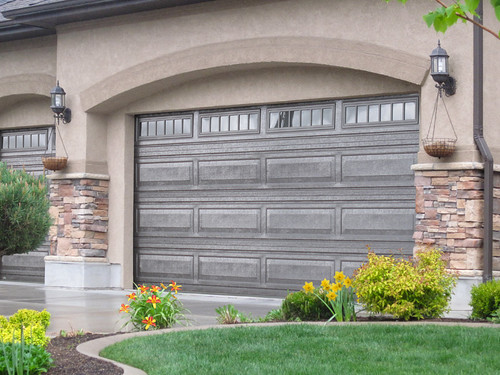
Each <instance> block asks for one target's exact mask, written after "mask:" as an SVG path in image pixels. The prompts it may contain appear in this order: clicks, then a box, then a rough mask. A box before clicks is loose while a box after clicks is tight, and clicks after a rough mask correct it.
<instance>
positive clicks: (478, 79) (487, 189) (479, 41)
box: [473, 0, 493, 282]
mask: <svg viewBox="0 0 500 375" xmlns="http://www.w3.org/2000/svg"><path fill="white" fill-rule="evenodd" d="M476 12H477V17H474V18H475V20H476V21H477V22H479V23H481V24H482V23H483V1H482V0H481V1H480V2H479V6H478V8H477V10H476ZM473 48H474V101H473V107H474V109H473V112H474V142H475V143H476V145H477V148H478V149H479V153H480V154H481V157H482V159H483V162H484V236H483V238H484V241H483V249H484V251H483V282H486V281H489V280H491V279H492V278H493V156H492V155H491V152H490V149H489V147H488V144H487V143H486V140H485V139H484V135H483V30H482V29H481V28H480V27H477V26H476V27H474V47H473Z"/></svg>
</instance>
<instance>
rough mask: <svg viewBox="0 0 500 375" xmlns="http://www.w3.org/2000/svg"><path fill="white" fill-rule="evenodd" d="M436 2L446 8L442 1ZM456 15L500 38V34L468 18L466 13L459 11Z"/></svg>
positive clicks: (437, 0)
mask: <svg viewBox="0 0 500 375" xmlns="http://www.w3.org/2000/svg"><path fill="white" fill-rule="evenodd" d="M435 1H436V3H438V4H439V5H441V6H442V7H444V8H448V7H447V6H446V4H445V3H443V2H442V1H441V0H435ZM455 14H456V15H457V17H459V18H461V19H463V20H465V21H467V22H470V23H472V24H473V25H475V26H477V27H479V28H481V29H483V30H484V31H486V32H488V33H490V34H491V35H493V36H494V37H495V38H497V39H498V40H500V35H498V34H497V33H496V32H494V31H493V30H491V29H489V28H487V27H486V26H484V25H482V24H480V23H479V22H477V21H476V20H474V19H473V18H470V17H469V16H468V15H463V14H460V13H455Z"/></svg>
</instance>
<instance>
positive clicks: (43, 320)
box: [0, 309, 50, 347]
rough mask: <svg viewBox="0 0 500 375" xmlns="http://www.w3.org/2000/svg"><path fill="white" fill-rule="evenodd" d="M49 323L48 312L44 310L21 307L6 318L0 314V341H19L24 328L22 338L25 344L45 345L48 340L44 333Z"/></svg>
mask: <svg viewBox="0 0 500 375" xmlns="http://www.w3.org/2000/svg"><path fill="white" fill-rule="evenodd" d="M49 324H50V313H49V312H48V311H46V310H43V311H35V310H28V309H21V310H18V311H17V312H16V313H15V314H14V315H12V316H11V317H10V318H9V319H8V320H7V319H6V318H5V317H4V316H0V341H2V342H4V343H5V342H13V341H14V342H20V341H21V336H22V334H23V329H24V330H25V331H26V332H25V335H24V336H25V337H24V339H25V342H26V343H27V344H33V345H37V346H41V347H45V346H47V344H48V343H49V341H50V339H49V337H47V336H46V335H45V334H46V331H47V327H48V326H49Z"/></svg>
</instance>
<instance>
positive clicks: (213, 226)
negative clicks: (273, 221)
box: [199, 208, 261, 235]
mask: <svg viewBox="0 0 500 375" xmlns="http://www.w3.org/2000/svg"><path fill="white" fill-rule="evenodd" d="M199 223H200V224H199V231H200V233H203V232H217V233H220V234H221V235H223V233H248V232H249V233H261V225H260V210H259V209H230V208H225V209H205V208H204V209H200V210H199Z"/></svg>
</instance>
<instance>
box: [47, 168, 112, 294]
mask: <svg viewBox="0 0 500 375" xmlns="http://www.w3.org/2000/svg"><path fill="white" fill-rule="evenodd" d="M48 179H50V181H51V182H50V201H51V214H52V217H53V219H54V223H53V225H52V227H51V229H50V232H49V237H50V254H49V256H47V257H46V258H45V284H46V285H50V286H65V287H83V288H87V287H88V288H109V287H119V277H118V276H119V267H118V266H117V265H111V264H110V263H109V261H108V259H107V250H108V237H107V231H108V220H109V219H108V207H109V206H108V204H109V197H108V191H109V176H107V175H91V174H53V175H50V176H48Z"/></svg>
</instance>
